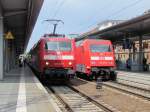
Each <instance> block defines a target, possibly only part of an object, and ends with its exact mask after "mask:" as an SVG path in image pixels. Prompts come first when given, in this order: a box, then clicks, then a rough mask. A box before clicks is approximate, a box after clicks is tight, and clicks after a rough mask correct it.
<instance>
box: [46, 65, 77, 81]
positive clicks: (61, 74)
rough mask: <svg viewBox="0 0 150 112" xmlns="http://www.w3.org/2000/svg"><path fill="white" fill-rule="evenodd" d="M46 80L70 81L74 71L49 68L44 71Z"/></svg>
mask: <svg viewBox="0 0 150 112" xmlns="http://www.w3.org/2000/svg"><path fill="white" fill-rule="evenodd" d="M44 74H45V77H46V78H49V79H51V78H54V79H70V78H71V77H73V74H74V71H73V70H72V69H63V68H58V69H56V68H48V69H45V70H44Z"/></svg>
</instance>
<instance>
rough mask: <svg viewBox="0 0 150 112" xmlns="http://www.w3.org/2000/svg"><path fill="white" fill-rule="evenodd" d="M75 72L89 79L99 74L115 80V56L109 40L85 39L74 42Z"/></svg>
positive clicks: (104, 77)
mask: <svg viewBox="0 0 150 112" xmlns="http://www.w3.org/2000/svg"><path fill="white" fill-rule="evenodd" d="M76 47H77V48H76V67H75V68H76V73H77V75H78V76H86V77H87V78H89V79H93V78H95V79H97V77H99V76H101V77H102V78H103V79H106V80H116V73H115V71H114V67H115V66H116V65H115V57H114V51H113V47H112V43H111V41H109V40H98V39H85V40H81V41H78V42H76Z"/></svg>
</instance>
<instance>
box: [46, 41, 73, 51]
mask: <svg viewBox="0 0 150 112" xmlns="http://www.w3.org/2000/svg"><path fill="white" fill-rule="evenodd" d="M45 49H46V50H52V51H71V42H62V41H61V42H59V41H51V42H47V43H46V44H45Z"/></svg>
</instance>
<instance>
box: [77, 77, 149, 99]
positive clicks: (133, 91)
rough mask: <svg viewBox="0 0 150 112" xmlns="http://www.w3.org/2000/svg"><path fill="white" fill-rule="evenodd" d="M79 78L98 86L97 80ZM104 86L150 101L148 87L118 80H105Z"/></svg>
mask: <svg viewBox="0 0 150 112" xmlns="http://www.w3.org/2000/svg"><path fill="white" fill-rule="evenodd" d="M78 79H79V80H82V81H85V82H88V83H90V84H94V85H95V86H96V83H95V82H90V81H87V80H84V79H80V78H78ZM103 86H104V87H109V88H113V89H116V90H119V91H121V92H123V93H127V94H129V95H134V96H136V97H139V98H142V99H145V100H148V101H150V90H147V89H143V88H139V87H135V86H132V85H129V84H122V83H118V82H103Z"/></svg>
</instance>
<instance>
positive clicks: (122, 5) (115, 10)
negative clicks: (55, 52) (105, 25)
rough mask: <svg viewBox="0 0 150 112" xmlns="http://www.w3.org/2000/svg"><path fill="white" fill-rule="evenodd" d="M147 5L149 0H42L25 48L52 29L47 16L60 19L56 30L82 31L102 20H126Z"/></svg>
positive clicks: (146, 7)
mask: <svg viewBox="0 0 150 112" xmlns="http://www.w3.org/2000/svg"><path fill="white" fill-rule="evenodd" d="M148 9H150V0H44V3H43V6H42V8H41V11H40V14H39V16H38V19H37V22H36V24H35V27H34V30H33V32H32V35H31V37H30V41H29V44H28V47H27V52H28V51H29V50H30V49H31V48H32V47H33V45H34V44H35V43H36V42H37V41H38V40H39V39H40V38H41V37H42V35H44V34H45V33H52V31H53V24H52V23H48V22H44V20H46V19H60V20H62V21H63V22H64V24H61V23H59V25H58V26H57V29H56V32H57V33H59V34H66V35H67V34H82V33H85V32H87V31H89V30H90V29H92V28H94V27H96V25H97V24H98V23H100V22H103V21H105V20H129V19H132V18H134V17H137V16H140V15H142V14H143V13H144V12H145V11H146V10H148Z"/></svg>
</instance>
